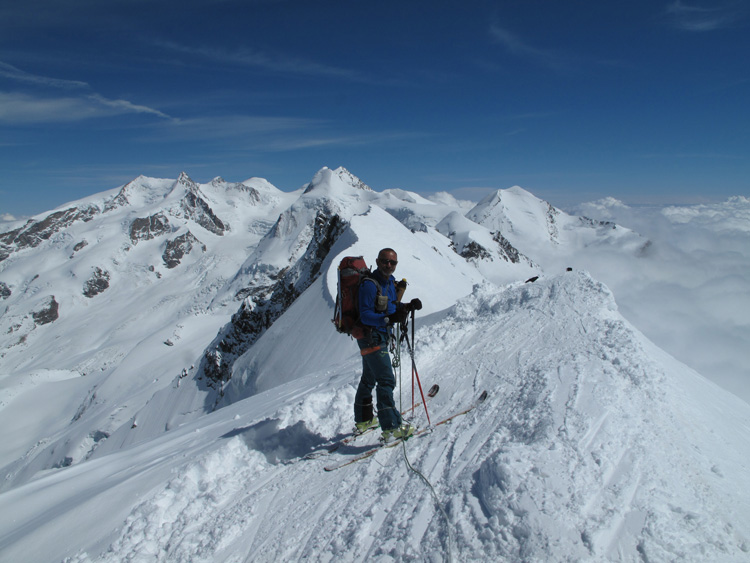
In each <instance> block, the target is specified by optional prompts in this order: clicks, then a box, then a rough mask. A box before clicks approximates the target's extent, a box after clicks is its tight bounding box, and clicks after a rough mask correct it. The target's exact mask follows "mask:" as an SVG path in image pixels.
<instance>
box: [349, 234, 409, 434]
mask: <svg viewBox="0 0 750 563" xmlns="http://www.w3.org/2000/svg"><path fill="white" fill-rule="evenodd" d="M376 264H377V269H376V270H375V271H374V272H373V274H372V279H370V278H368V279H365V281H363V282H362V285H361V286H360V288H359V314H360V322H361V323H362V324H363V325H364V327H365V336H364V337H363V338H361V339H359V340H357V344H358V345H359V349H360V353H361V354H362V378H361V380H360V382H359V387H358V388H357V394H356V395H355V397H354V422H355V425H356V427H357V430H358V431H360V432H364V431H365V430H367V429H368V428H372V427H375V426H377V425H378V422H379V423H380V427H381V429H382V430H383V434H382V436H381V439H382V440H383V441H384V442H386V443H387V442H389V441H393V440H394V439H397V438H404V439H406V438H408V437H409V436H411V435H412V434H413V433H414V427H413V426H411V425H410V424H404V423H403V421H402V419H401V413H400V412H399V409H398V407H397V406H396V404H395V402H394V400H393V390H394V388H395V387H396V376H395V375H394V373H393V367H392V365H391V358H390V356H389V355H388V340H389V337H390V336H391V327H392V326H393V325H394V324H399V323H402V322H404V321H405V320H406V316H407V314H408V313H409V312H410V311H412V310H419V309H421V308H422V302H421V301H420V300H419V299H412V300H411V302H409V303H408V304H403V303H398V302H397V300H396V299H397V297H396V280H395V278H394V277H393V272H394V271H395V270H396V265H397V264H398V256H397V255H396V252H395V251H394V250H393V249H392V248H384V249H383V250H381V251H380V253H379V254H378V258H377V260H376ZM373 389H376V393H375V394H376V397H377V407H378V416H377V418H375V415H374V413H373V409H372V390H373Z"/></svg>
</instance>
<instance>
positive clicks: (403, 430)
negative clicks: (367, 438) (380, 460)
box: [380, 423, 414, 444]
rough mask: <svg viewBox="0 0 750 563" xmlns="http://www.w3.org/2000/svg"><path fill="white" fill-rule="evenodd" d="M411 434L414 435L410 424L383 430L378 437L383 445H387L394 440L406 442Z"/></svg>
mask: <svg viewBox="0 0 750 563" xmlns="http://www.w3.org/2000/svg"><path fill="white" fill-rule="evenodd" d="M412 434H414V427H413V426H412V425H411V424H408V423H404V424H402V425H401V426H397V427H396V428H391V429H389V430H383V433H382V434H381V435H380V441H381V442H382V443H383V444H389V443H391V442H394V441H396V440H408V439H409V438H410V437H411V435H412Z"/></svg>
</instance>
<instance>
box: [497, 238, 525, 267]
mask: <svg viewBox="0 0 750 563" xmlns="http://www.w3.org/2000/svg"><path fill="white" fill-rule="evenodd" d="M492 240H494V241H495V242H497V244H498V246H499V247H500V256H502V257H503V258H505V260H506V261H507V262H511V263H512V264H518V263H519V262H520V261H521V253H520V252H518V250H517V249H516V247H515V246H513V245H512V244H511V243H510V241H509V240H508V239H507V238H505V237H504V236H503V235H502V234H501V233H500V232H497V233H493V235H492Z"/></svg>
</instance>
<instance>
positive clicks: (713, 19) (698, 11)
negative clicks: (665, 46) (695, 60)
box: [665, 0, 745, 32]
mask: <svg viewBox="0 0 750 563" xmlns="http://www.w3.org/2000/svg"><path fill="white" fill-rule="evenodd" d="M744 11H745V10H743V9H742V8H741V7H740V5H739V4H737V3H731V4H725V5H719V6H716V5H712V6H710V7H703V6H698V5H695V4H693V5H688V4H685V3H684V2H682V1H681V0H675V2H673V3H671V4H669V5H668V6H667V7H666V10H665V12H666V15H667V17H668V18H669V20H670V22H671V23H672V25H674V26H675V27H676V28H678V29H681V30H683V31H693V32H705V31H715V30H717V29H723V28H727V27H732V26H733V25H735V24H736V23H737V22H738V21H739V19H740V18H741V17H742V15H743V13H744Z"/></svg>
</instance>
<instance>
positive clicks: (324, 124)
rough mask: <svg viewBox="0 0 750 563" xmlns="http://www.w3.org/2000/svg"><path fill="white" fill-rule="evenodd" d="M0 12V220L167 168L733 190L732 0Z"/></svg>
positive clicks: (739, 118)
mask: <svg viewBox="0 0 750 563" xmlns="http://www.w3.org/2000/svg"><path fill="white" fill-rule="evenodd" d="M0 14H1V15H2V17H1V18H0V31H1V32H2V33H0V48H1V49H2V50H1V51H0V146H2V148H3V150H2V151H1V152H0V166H1V167H2V169H3V174H2V177H1V178H0V217H3V216H14V217H29V216H33V215H36V214H39V213H43V212H44V211H48V210H51V209H54V208H56V207H59V206H61V205H63V204H65V203H67V202H71V201H75V200H78V199H82V198H84V197H87V196H89V195H94V194H97V193H100V192H103V191H107V190H110V189H115V188H116V187H118V186H121V185H123V184H125V183H127V182H128V181H130V180H132V179H133V178H136V177H137V176H139V175H145V176H150V177H158V178H164V177H166V178H172V177H174V178H176V177H177V176H178V175H179V173H180V172H181V171H185V172H187V173H188V174H189V175H190V176H191V178H193V179H194V180H195V181H196V182H199V183H205V182H207V181H210V179H212V178H214V177H215V176H219V175H220V176H222V177H224V178H228V179H231V181H242V180H243V179H247V178H249V177H262V178H265V179H267V180H268V181H269V182H271V183H272V184H273V185H275V186H277V187H278V188H279V189H281V190H283V191H287V192H289V191H294V190H296V189H298V188H299V187H301V186H302V185H304V184H305V183H307V182H308V181H309V180H310V179H311V178H312V176H313V175H314V174H315V172H316V171H317V170H319V169H320V168H321V167H323V166H328V167H330V168H332V169H333V168H336V167H338V166H344V167H346V168H347V169H349V170H351V171H352V173H354V174H355V175H357V176H358V177H359V178H361V179H362V180H363V181H364V182H365V183H367V184H368V185H370V186H371V187H373V188H374V189H376V190H377V191H383V190H386V189H404V190H408V191H413V192H417V193H420V194H423V195H424V194H429V193H434V192H439V191H445V192H449V193H451V194H453V195H455V196H456V197H459V198H462V199H471V200H479V199H481V197H479V196H477V195H474V196H471V197H467V196H465V195H461V194H467V193H472V194H479V193H484V194H485V195H486V194H487V193H490V192H492V191H496V190H498V189H507V188H509V187H512V186H515V185H518V186H521V187H523V188H524V189H526V190H528V191H530V192H531V193H533V194H535V195H536V196H537V197H540V198H542V199H545V200H546V201H549V202H550V203H552V204H553V205H555V206H557V207H561V208H565V207H570V206H574V205H577V204H581V203H585V202H590V201H595V200H599V199H602V198H605V197H614V198H616V199H618V200H620V201H622V202H624V203H626V204H628V205H667V204H670V205H690V204H700V203H715V202H720V201H726V200H727V199H728V198H729V197H732V196H746V197H747V196H750V184H749V183H748V181H747V178H748V177H749V176H750V136H748V133H747V131H748V130H749V129H750V128H749V127H748V125H749V123H748V118H749V117H750V112H749V111H748V108H747V104H746V100H747V99H748V97H750V77H748V71H747V68H746V65H745V63H744V61H745V60H746V59H747V58H748V55H750V35H748V34H747V27H748V24H749V23H750V5H749V2H748V1H747V0H741V1H739V2H721V3H719V4H711V5H708V4H702V3H698V2H690V3H685V2H682V1H680V0H677V1H664V2H660V3H658V4H654V3H650V2H645V1H640V2H636V3H628V4H627V5H623V6H618V5H615V6H612V5H604V6H591V5H588V4H587V5H583V4H580V5H575V6H573V7H571V6H570V5H566V6H561V5H555V4H550V3H545V2H541V1H539V0H535V1H532V2H527V3H523V5H512V6H498V5H497V3H496V2H490V1H488V0H477V1H476V2H473V3H472V4H471V5H470V7H469V8H467V7H466V5H465V4H463V3H461V4H459V3H458V2H448V3H445V4H444V5H441V7H440V8H435V7H434V6H433V5H432V4H431V3H427V2H424V1H422V2H414V3H410V4H409V5H403V4H402V3H396V2H385V3H380V4H379V5H377V6H369V5H352V4H351V3H345V2H341V1H338V0H336V1H333V2H329V3H327V4H326V5H324V6H319V5H310V4H309V3H303V2H299V1H296V0H290V1H284V0H278V1H273V0H258V1H255V2H235V1H233V0H228V1H226V2H222V3H221V4H218V5H217V4H216V3H215V2H210V1H206V0H188V1H187V2H186V3H184V4H183V9H182V10H180V11H177V12H176V11H174V10H173V9H171V8H170V7H169V6H166V5H160V4H156V5H153V4H151V3H147V2H143V1H142V0H113V1H112V2H108V3H107V4H106V6H103V5H99V4H98V3H94V2H90V1H89V0H77V1H76V2H69V3H65V4H61V3H59V2H56V1H55V0H36V1H34V2H30V3H23V4H19V5H14V6H8V7H4V8H2V9H0ZM237 178H240V179H237Z"/></svg>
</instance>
